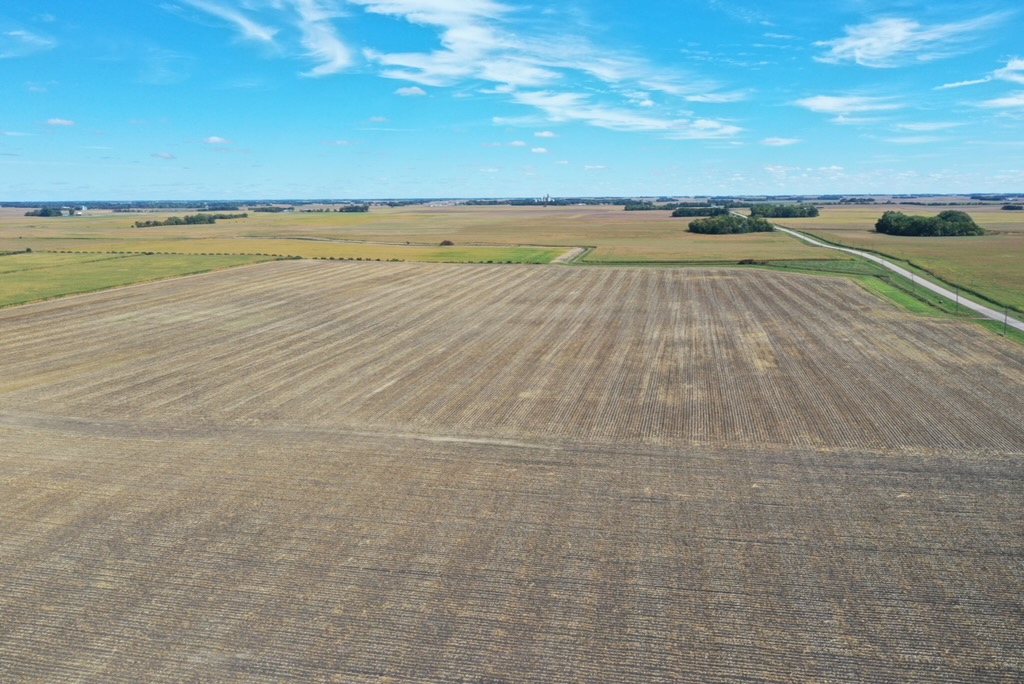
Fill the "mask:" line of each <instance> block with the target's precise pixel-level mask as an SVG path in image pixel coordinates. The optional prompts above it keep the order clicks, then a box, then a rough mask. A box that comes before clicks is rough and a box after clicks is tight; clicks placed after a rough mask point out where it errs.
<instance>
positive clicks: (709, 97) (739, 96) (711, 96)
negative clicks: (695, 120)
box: [685, 92, 747, 104]
mask: <svg viewBox="0 0 1024 684" xmlns="http://www.w3.org/2000/svg"><path fill="white" fill-rule="evenodd" d="M685 99H686V101H687V102H705V103H709V104H724V103H726V102H740V101H742V100H745V99H747V94H746V93H739V92H736V93H703V94H699V95H686V96H685Z"/></svg>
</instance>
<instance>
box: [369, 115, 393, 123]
mask: <svg viewBox="0 0 1024 684" xmlns="http://www.w3.org/2000/svg"><path fill="white" fill-rule="evenodd" d="M369 122H370V123H387V122H388V119H387V117H386V116H371V117H370V118H369Z"/></svg>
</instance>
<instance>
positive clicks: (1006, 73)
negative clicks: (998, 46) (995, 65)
mask: <svg viewBox="0 0 1024 684" xmlns="http://www.w3.org/2000/svg"><path fill="white" fill-rule="evenodd" d="M992 77H993V78H997V79H999V80H1000V81H1009V82H1010V83H1016V84H1018V85H1024V59H1020V58H1019V57H1014V58H1013V59H1011V60H1010V61H1009V62H1007V63H1006V66H1004V67H1003V68H1002V69H996V70H995V71H993V72H992Z"/></svg>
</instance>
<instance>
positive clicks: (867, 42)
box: [815, 14, 1007, 68]
mask: <svg viewBox="0 0 1024 684" xmlns="http://www.w3.org/2000/svg"><path fill="white" fill-rule="evenodd" d="M1006 16H1007V15H1006V14H989V15H986V16H983V17H979V18H977V19H969V20H966V21H959V22H953V23H949V24H933V25H930V26H925V25H922V24H920V23H918V22H916V21H914V20H913V19H902V18H885V19H878V20H876V21H873V22H871V23H869V24H861V25H859V26H849V27H847V28H846V35H845V36H843V37H842V38H836V39H834V40H823V41H818V42H816V43H815V45H816V46H817V47H823V48H828V51H827V52H826V53H825V54H824V55H821V56H818V57H815V59H816V60H817V61H819V62H826V63H829V64H840V63H843V62H853V63H855V64H859V65H861V66H866V67H873V68H887V67H897V66H903V65H906V64H912V63H915V62H930V61H934V60H936V59H942V58H944V57H952V56H953V55H956V54H958V53H960V52H961V51H962V50H963V44H964V43H966V42H967V41H968V40H969V39H970V38H971V37H973V35H974V34H976V33H978V32H980V31H983V30H986V29H990V28H993V27H996V26H998V25H999V24H1000V23H1001V22H1002V20H1003V19H1005V18H1006Z"/></svg>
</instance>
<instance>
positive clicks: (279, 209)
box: [252, 206, 295, 214]
mask: <svg viewBox="0 0 1024 684" xmlns="http://www.w3.org/2000/svg"><path fill="white" fill-rule="evenodd" d="M252 210H253V211H262V212H265V213H267V214H280V213H281V212H282V211H294V210H295V207H274V206H269V207H253V208H252Z"/></svg>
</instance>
